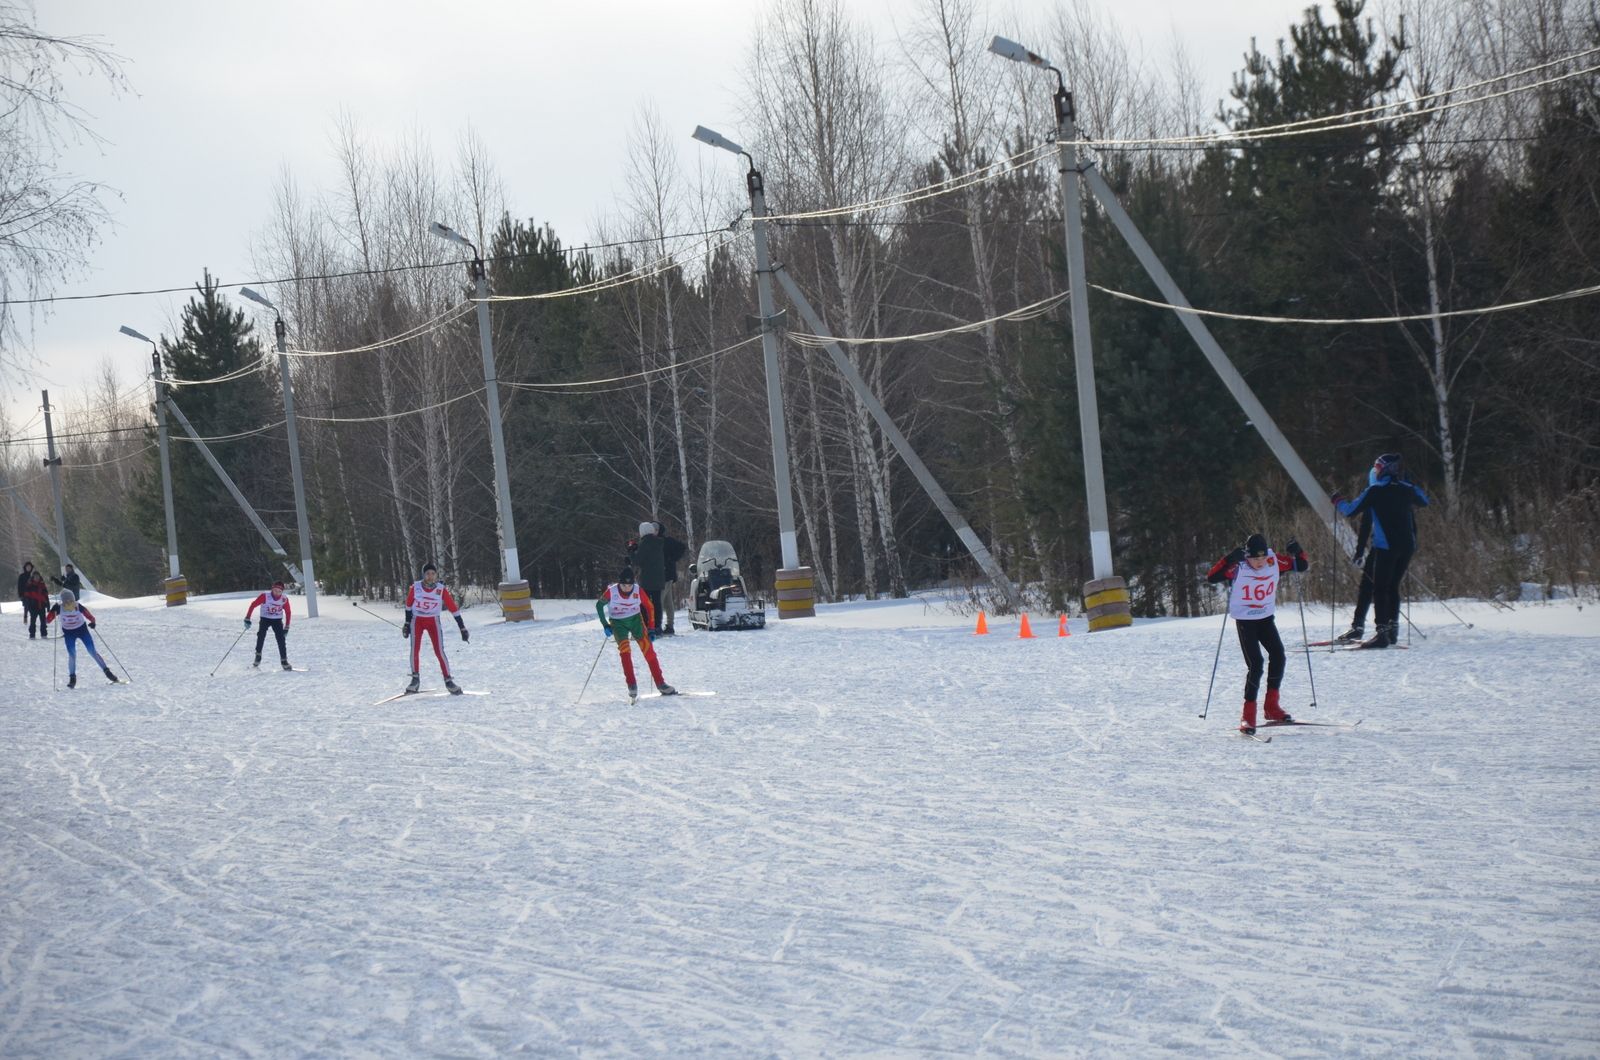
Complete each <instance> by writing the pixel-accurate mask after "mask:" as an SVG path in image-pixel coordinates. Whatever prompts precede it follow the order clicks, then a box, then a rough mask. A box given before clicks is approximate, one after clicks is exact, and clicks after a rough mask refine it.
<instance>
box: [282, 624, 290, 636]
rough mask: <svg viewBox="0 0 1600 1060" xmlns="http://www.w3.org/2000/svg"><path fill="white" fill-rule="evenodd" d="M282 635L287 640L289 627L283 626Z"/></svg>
mask: <svg viewBox="0 0 1600 1060" xmlns="http://www.w3.org/2000/svg"><path fill="white" fill-rule="evenodd" d="M283 635H284V637H285V638H287V637H288V636H289V627H288V626H284V627H283Z"/></svg>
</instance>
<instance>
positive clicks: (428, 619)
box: [411, 615, 450, 680]
mask: <svg viewBox="0 0 1600 1060" xmlns="http://www.w3.org/2000/svg"><path fill="white" fill-rule="evenodd" d="M423 633H427V634H428V636H429V637H430V638H432V640H433V654H435V655H437V656H438V657H439V672H440V673H441V674H443V675H444V676H445V679H446V680H449V678H450V660H449V659H446V658H445V657H444V647H443V646H442V645H441V644H440V641H439V617H438V616H437V615H420V616H417V617H415V618H413V619H412V620H411V672H412V673H416V672H417V650H418V649H419V648H421V647H422V634H423Z"/></svg>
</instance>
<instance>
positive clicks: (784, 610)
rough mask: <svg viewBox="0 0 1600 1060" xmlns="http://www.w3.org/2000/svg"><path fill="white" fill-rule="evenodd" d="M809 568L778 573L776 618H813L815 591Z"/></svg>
mask: <svg viewBox="0 0 1600 1060" xmlns="http://www.w3.org/2000/svg"><path fill="white" fill-rule="evenodd" d="M813 584H814V579H813V577H812V569H811V568H810V567H791V568H789V569H787V570H779V571H778V584H777V590H778V618H779V619H780V620H782V619H785V618H815V617H816V614H817V597H816V589H815V588H814V587H813Z"/></svg>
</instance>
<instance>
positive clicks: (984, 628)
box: [972, 611, 989, 637]
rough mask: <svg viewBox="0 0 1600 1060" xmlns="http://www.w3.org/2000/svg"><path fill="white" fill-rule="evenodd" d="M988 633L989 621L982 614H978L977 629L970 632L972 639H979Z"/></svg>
mask: <svg viewBox="0 0 1600 1060" xmlns="http://www.w3.org/2000/svg"><path fill="white" fill-rule="evenodd" d="M987 632H989V620H988V619H986V618H984V617H983V612H982V611H979V612H978V628H977V629H975V630H973V631H972V635H973V636H974V637H981V636H983V635H984V634H985V633H987Z"/></svg>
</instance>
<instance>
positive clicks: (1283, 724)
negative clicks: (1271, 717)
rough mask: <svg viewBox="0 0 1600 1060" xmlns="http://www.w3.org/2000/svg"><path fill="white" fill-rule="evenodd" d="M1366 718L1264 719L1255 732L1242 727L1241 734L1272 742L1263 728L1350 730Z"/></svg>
mask: <svg viewBox="0 0 1600 1060" xmlns="http://www.w3.org/2000/svg"><path fill="white" fill-rule="evenodd" d="M1364 720H1366V719H1364V718H1358V719H1357V720H1355V721H1299V720H1295V721H1264V722H1262V723H1261V724H1260V725H1257V726H1256V731H1255V732H1245V731H1244V730H1243V729H1240V730H1239V735H1240V736H1243V737H1246V738H1248V739H1251V740H1254V741H1256V742H1257V743H1271V742H1272V737H1270V736H1262V735H1261V734H1260V732H1261V730H1262V729H1287V728H1291V727H1295V726H1304V727H1307V728H1316V729H1347V730H1348V729H1354V728H1355V727H1356V726H1357V725H1360V724H1361V722H1362V721H1364Z"/></svg>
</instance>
